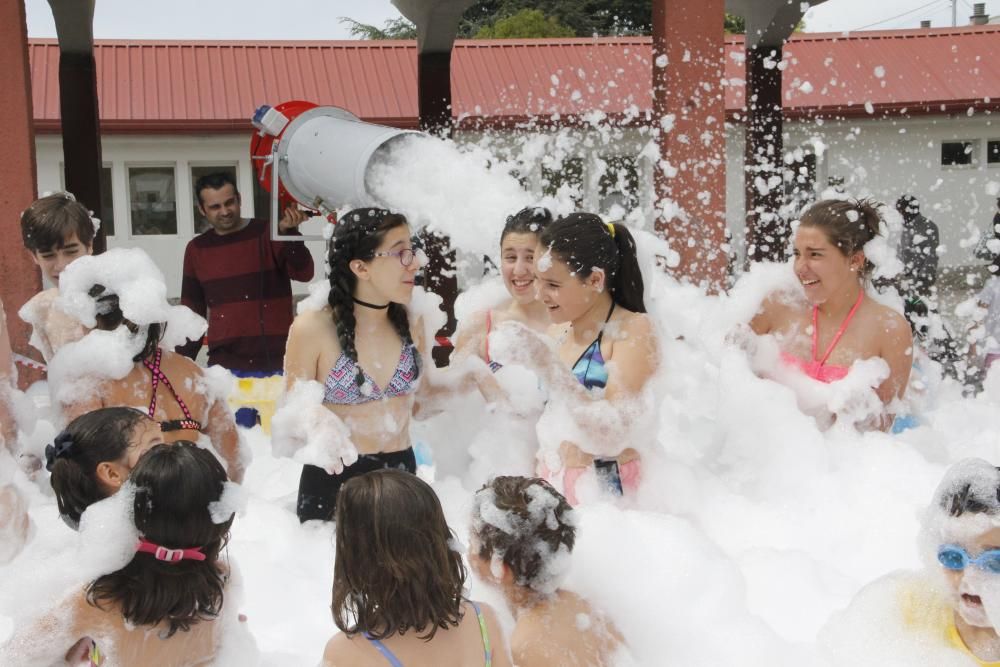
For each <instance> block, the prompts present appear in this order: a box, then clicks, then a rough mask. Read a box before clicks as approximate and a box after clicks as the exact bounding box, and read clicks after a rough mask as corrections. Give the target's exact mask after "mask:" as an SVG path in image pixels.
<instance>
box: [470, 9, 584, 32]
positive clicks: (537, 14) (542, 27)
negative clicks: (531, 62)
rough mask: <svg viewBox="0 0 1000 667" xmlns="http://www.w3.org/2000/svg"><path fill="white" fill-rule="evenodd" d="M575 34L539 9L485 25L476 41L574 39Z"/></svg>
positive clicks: (528, 10)
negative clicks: (546, 38) (547, 38)
mask: <svg viewBox="0 0 1000 667" xmlns="http://www.w3.org/2000/svg"><path fill="white" fill-rule="evenodd" d="M573 36H575V33H574V32H573V29H572V28H568V27H566V26H564V25H562V24H561V23H559V21H557V20H556V17H554V16H548V17H547V16H545V14H543V13H542V12H541V11H539V10H537V9H522V10H521V11H519V12H518V13H517V14H514V15H513V16H508V17H507V18H503V19H500V20H498V21H497V22H496V23H494V24H493V25H484V26H483V27H482V28H480V29H479V31H478V32H477V33H476V35H475V37H476V39H512V38H522V39H540V38H545V37H573Z"/></svg>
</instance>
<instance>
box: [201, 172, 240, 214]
mask: <svg viewBox="0 0 1000 667" xmlns="http://www.w3.org/2000/svg"><path fill="white" fill-rule="evenodd" d="M227 185H231V186H233V192H234V193H236V196H237V197H239V196H240V191H239V189H238V188H237V187H236V181H234V180H233V177H232V176H230V175H229V174H228V173H226V172H224V171H217V172H215V173H212V174H205V175H204V176H202V177H201V178H199V179H198V180H197V181H195V182H194V196H195V197H196V198H197V199H198V205H199V206H200V205H201V204H202V201H201V191H202V190H205V189H208V190H221V189H222V188H224V187H226V186H227Z"/></svg>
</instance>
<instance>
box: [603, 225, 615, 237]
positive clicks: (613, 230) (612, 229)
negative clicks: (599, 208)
mask: <svg viewBox="0 0 1000 667" xmlns="http://www.w3.org/2000/svg"><path fill="white" fill-rule="evenodd" d="M604 226H605V227H607V228H608V233H609V234H611V238H614V237H615V223H613V222H605V223H604Z"/></svg>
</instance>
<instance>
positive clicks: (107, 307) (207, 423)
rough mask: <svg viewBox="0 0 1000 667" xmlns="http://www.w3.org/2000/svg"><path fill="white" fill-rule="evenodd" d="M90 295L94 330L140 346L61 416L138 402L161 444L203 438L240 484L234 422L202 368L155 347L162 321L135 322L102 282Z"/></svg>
mask: <svg viewBox="0 0 1000 667" xmlns="http://www.w3.org/2000/svg"><path fill="white" fill-rule="evenodd" d="M95 259H96V258H95ZM71 270H72V269H71ZM90 296H91V297H92V298H94V299H95V300H96V301H97V316H96V320H97V329H99V330H102V331H114V330H116V329H118V328H120V327H125V328H126V329H128V331H129V333H130V334H131V335H132V336H141V337H142V341H143V345H142V349H141V350H140V351H139V352H138V353H137V354H136V355H135V356H134V357H133V358H132V361H133V362H134V366H133V368H132V370H131V371H130V372H129V373H128V374H127V375H125V377H123V378H120V379H117V380H115V379H104V378H102V379H101V380H99V385H98V387H97V389H96V391H92V392H90V393H89V394H88V395H86V396H81V397H78V398H75V399H74V400H73V402H72V403H70V404H69V405H66V406H64V409H63V414H64V416H65V417H66V418H67V419H74V418H76V417H77V416H79V415H83V414H85V413H87V412H91V411H94V410H97V409H99V408H105V407H112V406H121V405H130V406H134V405H141V406H143V409H144V410H145V413H146V415H147V416H148V417H150V418H151V419H154V420H156V421H157V422H158V423H159V426H160V429H161V430H162V432H163V439H164V441H166V442H176V441H178V440H189V439H193V438H198V437H199V436H200V435H202V434H203V435H204V436H206V437H207V439H208V441H209V442H210V443H211V445H212V447H213V448H214V449H215V450H216V451H218V452H219V454H220V455H221V456H222V457H223V458H224V459H225V461H226V467H227V469H228V472H229V477H230V478H231V479H232V480H233V481H234V482H237V483H239V482H242V481H243V474H244V471H245V468H246V461H245V460H244V456H245V453H244V452H243V451H242V446H241V443H240V438H239V433H238V432H237V430H236V422H235V420H234V419H233V413H232V411H231V410H230V409H229V406H228V404H227V403H226V402H225V401H224V400H222V399H221V398H219V397H214V396H211V395H210V392H209V391H208V387H209V382H208V379H207V376H206V374H205V370H204V369H203V368H202V367H201V366H198V365H197V364H196V363H194V362H193V361H191V360H190V359H188V358H187V357H185V356H184V355H181V354H177V353H176V352H174V351H173V350H168V349H166V348H164V347H162V346H161V344H160V343H161V340H162V338H163V334H164V331H165V329H166V324H163V323H157V322H154V323H152V324H149V325H146V326H139V325H137V324H135V323H134V322H132V321H131V320H129V319H128V318H127V317H126V316H125V314H124V313H123V312H122V310H121V307H120V305H119V298H118V295H117V294H114V293H113V292H110V291H109V290H107V289H106V288H105V287H104V286H102V285H94V286H93V288H91V290H90Z"/></svg>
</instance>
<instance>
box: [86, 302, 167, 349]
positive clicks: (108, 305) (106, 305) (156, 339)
mask: <svg viewBox="0 0 1000 667" xmlns="http://www.w3.org/2000/svg"><path fill="white" fill-rule="evenodd" d="M89 294H90V296H92V297H93V298H94V299H95V300H96V301H97V315H96V317H95V319H96V321H97V328H98V329H100V330H101V331H114V330H115V329H117V328H118V327H120V326H122V325H125V327H127V328H128V330H129V331H130V332H132V333H133V334H136V333H138V332H139V329H140V328H141V327H140V326H139V325H138V324H136V323H135V322H133V321H131V320H129V319H127V318H126V317H125V314H124V313H123V312H122V309H121V303H120V301H119V299H118V295H117V294H115V293H114V292H110V291H108V290H107V288H105V287H104V285H94V286H93V287H91V288H90V292H89ZM166 328H167V325H166V324H164V323H160V322H154V323H153V324H150V325H149V326H147V327H146V341H145V343H144V344H143V346H142V350H140V351H139V353H138V354H137V355H135V357H133V359H132V361H142V360H143V359H148V358H149V357H150V356H152V354H153V353H154V352H156V348H157V347H159V346H160V341H161V340H163V334H164V332H165V331H166Z"/></svg>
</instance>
